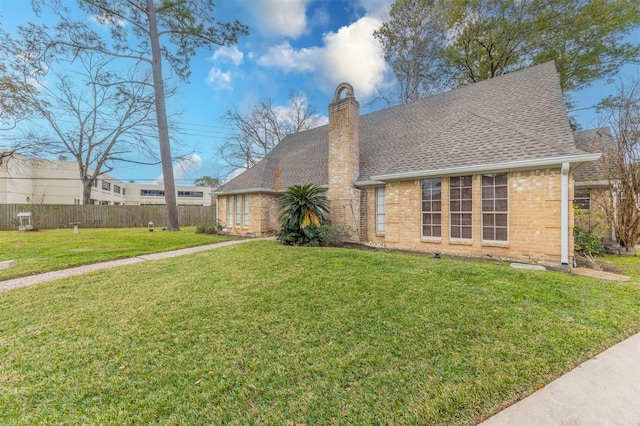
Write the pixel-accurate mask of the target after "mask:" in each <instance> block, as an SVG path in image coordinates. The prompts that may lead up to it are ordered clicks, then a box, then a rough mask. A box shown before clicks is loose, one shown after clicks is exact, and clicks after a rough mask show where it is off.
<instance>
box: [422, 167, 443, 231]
mask: <svg viewBox="0 0 640 426" xmlns="http://www.w3.org/2000/svg"><path fill="white" fill-rule="evenodd" d="M422 236H423V237H437V238H440V237H442V179H441V178H435V179H423V180H422Z"/></svg>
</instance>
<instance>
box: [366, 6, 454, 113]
mask: <svg viewBox="0 0 640 426" xmlns="http://www.w3.org/2000/svg"><path fill="white" fill-rule="evenodd" d="M441 4H442V3H441V2H438V1H436V0H397V1H396V2H395V3H394V4H393V6H392V7H391V11H390V13H389V14H390V16H391V19H390V20H389V21H388V22H385V23H384V24H383V25H382V27H380V29H379V30H377V31H375V32H374V33H373V35H374V36H375V37H376V38H377V39H378V40H379V41H380V43H382V46H383V47H384V51H385V59H386V60H387V62H389V63H390V64H391V65H392V67H393V72H394V73H395V75H396V78H397V80H398V85H399V101H400V102H401V103H407V102H413V101H416V100H418V99H420V98H422V97H424V96H426V95H429V94H430V93H432V92H433V91H434V89H435V86H437V84H438V77H437V75H436V73H435V71H436V69H437V67H438V66H439V65H440V62H442V60H443V58H442V56H441V55H440V52H441V51H442V50H443V49H444V48H445V45H446V36H445V30H446V17H445V11H444V10H443V9H442V7H439V5H441Z"/></svg>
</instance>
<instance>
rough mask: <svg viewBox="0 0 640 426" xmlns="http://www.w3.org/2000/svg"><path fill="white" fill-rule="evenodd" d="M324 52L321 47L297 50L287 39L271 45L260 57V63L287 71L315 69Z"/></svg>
mask: <svg viewBox="0 0 640 426" xmlns="http://www.w3.org/2000/svg"><path fill="white" fill-rule="evenodd" d="M322 53H323V52H322V49H321V48H319V47H311V48H303V49H299V50H295V49H294V48H293V47H292V46H291V43H289V42H288V41H285V42H283V43H280V44H279V45H277V46H274V47H270V48H269V50H267V53H266V54H264V55H263V56H262V57H260V58H259V59H258V65H262V66H265V67H277V68H281V69H282V70H283V71H285V72H289V71H299V72H305V71H314V70H315V69H316V67H317V64H318V62H320V61H319V60H320V57H321V56H322Z"/></svg>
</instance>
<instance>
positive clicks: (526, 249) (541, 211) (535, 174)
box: [364, 169, 573, 263]
mask: <svg viewBox="0 0 640 426" xmlns="http://www.w3.org/2000/svg"><path fill="white" fill-rule="evenodd" d="M508 175H509V241H507V242H483V241H482V238H481V236H482V234H481V199H482V198H481V196H482V192H481V191H482V181H481V175H475V176H474V177H473V238H472V240H471V241H468V240H452V239H450V238H449V179H448V178H443V179H442V237H441V238H422V237H421V235H422V230H421V222H422V218H421V180H410V181H400V182H390V183H388V184H387V185H386V194H385V201H386V232H385V234H384V236H381V235H376V233H375V195H374V194H375V192H374V191H375V189H374V188H367V189H366V191H367V197H366V199H367V207H366V209H367V224H368V225H367V232H366V236H365V238H364V240H365V241H372V242H384V243H385V244H386V245H387V246H389V247H391V248H399V249H408V250H416V251H429V252H435V251H440V252H442V253H452V254H459V255H470V256H478V257H493V258H503V259H518V260H542V261H547V262H551V263H560V169H544V170H532V171H518V172H511V173H509V174H508ZM569 182H570V191H569V193H570V200H571V199H572V198H573V196H572V194H573V180H572V179H571V177H570V181H569ZM569 217H570V220H569V229H570V231H571V230H572V229H573V214H572V210H570V215H569ZM570 234H572V232H570ZM569 253H570V258H571V257H572V256H573V238H572V237H571V238H570V240H569Z"/></svg>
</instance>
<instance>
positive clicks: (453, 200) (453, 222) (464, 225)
mask: <svg viewBox="0 0 640 426" xmlns="http://www.w3.org/2000/svg"><path fill="white" fill-rule="evenodd" d="M472 185H473V176H457V177H452V178H450V179H449V217H450V228H451V238H462V239H471V238H472V236H473V232H472V231H473V226H472V223H473V222H472V213H471V211H472V208H473V191H472Z"/></svg>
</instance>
